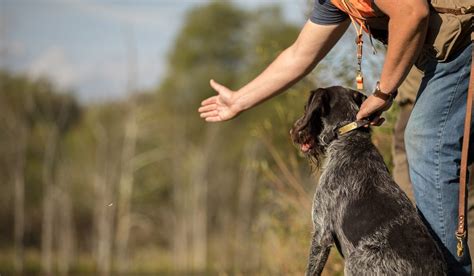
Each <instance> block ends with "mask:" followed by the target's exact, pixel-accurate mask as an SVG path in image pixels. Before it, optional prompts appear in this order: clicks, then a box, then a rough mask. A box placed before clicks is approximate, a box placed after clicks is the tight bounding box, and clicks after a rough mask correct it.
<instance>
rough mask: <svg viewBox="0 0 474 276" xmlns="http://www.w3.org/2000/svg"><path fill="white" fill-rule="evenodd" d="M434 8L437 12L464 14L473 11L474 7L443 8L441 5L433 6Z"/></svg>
mask: <svg viewBox="0 0 474 276" xmlns="http://www.w3.org/2000/svg"><path fill="white" fill-rule="evenodd" d="M431 8H432V9H433V10H435V11H436V12H437V13H450V14H454V15H463V14H468V13H472V12H473V8H472V7H471V8H469V9H466V8H459V9H450V8H441V7H433V6H431Z"/></svg>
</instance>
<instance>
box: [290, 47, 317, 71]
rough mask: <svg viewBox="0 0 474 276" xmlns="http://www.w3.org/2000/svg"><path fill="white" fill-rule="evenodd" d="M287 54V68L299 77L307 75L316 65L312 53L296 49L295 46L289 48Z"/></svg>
mask: <svg viewBox="0 0 474 276" xmlns="http://www.w3.org/2000/svg"><path fill="white" fill-rule="evenodd" d="M287 54H288V55H287V65H288V68H292V70H293V72H295V73H297V74H298V75H299V76H304V75H307V74H308V73H310V72H311V71H312V70H313V68H314V67H315V66H316V64H317V61H316V60H315V57H314V53H312V52H311V51H307V50H305V49H302V48H301V47H298V45H297V44H293V45H292V46H290V48H288V53H287Z"/></svg>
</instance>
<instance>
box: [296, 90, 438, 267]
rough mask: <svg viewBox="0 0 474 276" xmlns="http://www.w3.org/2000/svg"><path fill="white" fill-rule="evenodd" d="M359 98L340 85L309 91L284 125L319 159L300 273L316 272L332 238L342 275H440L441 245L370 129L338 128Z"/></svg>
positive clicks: (357, 105) (353, 112)
mask: <svg viewBox="0 0 474 276" xmlns="http://www.w3.org/2000/svg"><path fill="white" fill-rule="evenodd" d="M365 98H366V97H365V96H364V95H363V94H361V93H359V92H357V91H354V90H350V89H346V88H343V87H340V86H334V87H329V88H320V89H317V90H315V91H312V92H311V95H310V97H309V100H308V103H307V104H306V106H305V111H304V114H303V116H302V117H301V118H299V119H298V120H297V121H296V122H295V124H294V125H293V128H292V130H291V131H290V135H291V138H292V140H293V143H294V144H295V145H297V146H298V147H299V148H300V149H301V151H302V152H303V153H304V154H305V155H307V156H308V157H309V158H310V159H312V160H313V161H314V162H315V163H316V165H317V166H319V165H320V164H321V163H322V166H320V167H321V169H322V171H321V176H320V179H319V184H318V186H317V188H316V191H315V194H314V199H313V208H312V221H313V227H314V233H313V236H312V241H311V248H310V253H309V259H308V266H307V272H306V275H320V274H321V272H322V270H323V268H324V265H325V263H326V261H327V258H328V255H329V252H330V249H331V246H332V245H333V244H334V245H336V247H337V249H338V250H339V252H340V254H341V255H342V256H343V258H344V260H345V268H344V275H446V274H447V266H446V262H445V260H444V258H443V254H442V252H441V250H440V248H439V247H438V245H437V244H436V242H435V240H434V239H433V237H432V236H431V234H430V232H429V230H428V228H427V227H426V226H425V225H424V224H423V222H422V219H421V217H420V216H419V214H418V213H417V211H416V209H415V207H414V206H413V205H412V203H411V202H410V200H409V199H408V197H407V196H406V195H405V193H404V192H403V191H402V190H401V189H400V188H399V186H398V185H397V184H396V183H395V182H394V180H393V179H392V177H391V175H390V173H389V171H388V169H387V167H386V165H385V163H384V161H383V158H382V156H381V155H380V153H379V152H378V150H377V149H376V147H375V146H374V145H373V144H372V142H371V134H370V128H368V127H360V128H357V129H355V130H352V131H350V132H347V133H344V134H340V133H339V132H338V130H339V129H340V128H341V127H342V126H345V125H347V124H348V123H351V122H354V121H355V120H356V114H357V112H358V110H359V108H360V105H361V104H362V102H363V101H364V99H365ZM323 156H325V160H324V162H321V161H322V160H323Z"/></svg>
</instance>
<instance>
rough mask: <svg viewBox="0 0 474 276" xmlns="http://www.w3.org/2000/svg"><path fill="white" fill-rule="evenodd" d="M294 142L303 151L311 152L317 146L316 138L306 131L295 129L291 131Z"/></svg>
mask: <svg viewBox="0 0 474 276" xmlns="http://www.w3.org/2000/svg"><path fill="white" fill-rule="evenodd" d="M291 133H292V136H293V142H294V143H295V144H296V145H297V146H298V147H299V148H300V150H301V151H302V152H303V153H310V152H311V150H312V149H313V148H314V146H315V141H314V138H313V137H312V136H311V135H309V133H307V132H306V131H304V130H303V131H302V130H300V131H298V130H295V129H293V130H292V131H291Z"/></svg>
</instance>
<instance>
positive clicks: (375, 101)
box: [357, 0, 429, 119]
mask: <svg viewBox="0 0 474 276" xmlns="http://www.w3.org/2000/svg"><path fill="white" fill-rule="evenodd" d="M375 4H376V5H377V7H378V8H379V9H380V10H381V11H382V12H384V13H385V14H386V15H387V16H388V17H389V18H390V19H389V25H388V33H389V37H388V48H387V55H386V57H385V63H384V65H383V68H382V74H381V76H380V90H381V91H382V92H384V93H387V94H390V93H393V92H394V91H395V90H397V89H398V87H399V86H400V85H401V84H402V82H403V80H404V79H405V77H406V75H407V74H408V72H409V70H410V68H411V66H412V65H413V63H414V62H415V59H416V57H417V56H418V54H419V51H420V50H421V45H423V42H424V39H425V36H426V29H427V27H428V17H429V6H428V2H427V1H426V0H398V1H392V0H376V1H375ZM389 104H391V103H386V102H385V101H384V100H382V99H380V98H377V97H374V96H370V97H368V98H367V100H366V101H365V102H364V103H363V104H362V106H361V108H360V111H359V113H358V114H357V119H362V118H365V117H368V116H369V115H371V114H373V113H376V112H377V111H381V110H383V109H386V108H387V105H389Z"/></svg>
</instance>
